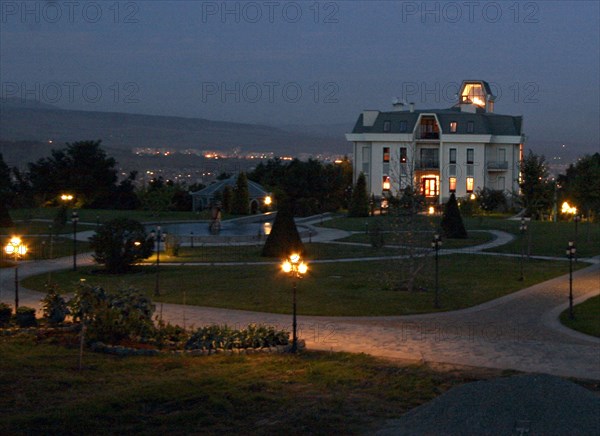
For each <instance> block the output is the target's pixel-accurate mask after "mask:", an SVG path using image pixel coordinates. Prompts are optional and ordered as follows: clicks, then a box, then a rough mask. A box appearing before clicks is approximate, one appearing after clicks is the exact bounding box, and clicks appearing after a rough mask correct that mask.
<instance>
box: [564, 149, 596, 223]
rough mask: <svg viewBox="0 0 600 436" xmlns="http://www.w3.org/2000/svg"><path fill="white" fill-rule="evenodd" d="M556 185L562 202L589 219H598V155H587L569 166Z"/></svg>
mask: <svg viewBox="0 0 600 436" xmlns="http://www.w3.org/2000/svg"><path fill="white" fill-rule="evenodd" d="M558 183H559V184H560V186H561V187H562V189H563V192H564V200H566V201H568V202H569V203H570V204H571V205H572V206H573V205H574V206H576V207H577V209H578V210H579V211H581V213H583V214H585V215H586V216H587V217H588V218H589V219H591V220H596V219H597V218H598V217H600V153H595V154H593V155H591V156H590V155H587V156H584V157H582V158H581V159H578V160H577V162H576V163H575V164H571V165H569V168H567V171H566V174H564V175H560V176H559V178H558Z"/></svg>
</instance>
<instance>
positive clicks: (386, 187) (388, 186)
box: [382, 176, 392, 191]
mask: <svg viewBox="0 0 600 436" xmlns="http://www.w3.org/2000/svg"><path fill="white" fill-rule="evenodd" d="M382 187H383V190H384V191H389V190H390V189H391V187H392V186H391V183H390V178H389V177H388V176H383V184H382Z"/></svg>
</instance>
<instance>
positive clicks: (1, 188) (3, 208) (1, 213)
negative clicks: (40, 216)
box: [0, 153, 14, 227]
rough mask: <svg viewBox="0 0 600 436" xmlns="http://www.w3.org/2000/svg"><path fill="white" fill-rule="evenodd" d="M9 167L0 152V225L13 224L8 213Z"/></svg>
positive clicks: (10, 225) (9, 191)
mask: <svg viewBox="0 0 600 436" xmlns="http://www.w3.org/2000/svg"><path fill="white" fill-rule="evenodd" d="M11 185H12V184H11V181H10V169H9V168H8V165H6V163H5V162H4V158H3V157H2V153H0V227H12V226H13V225H14V223H13V221H12V219H11V218H10V214H9V213H8V206H7V205H8V203H9V198H10V194H11Z"/></svg>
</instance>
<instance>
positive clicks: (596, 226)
mask: <svg viewBox="0 0 600 436" xmlns="http://www.w3.org/2000/svg"><path fill="white" fill-rule="evenodd" d="M506 218H507V216H477V217H463V223H464V225H465V228H466V229H467V231H470V230H501V231H504V232H508V233H511V234H513V235H515V236H517V238H516V240H514V241H513V242H511V243H509V244H506V245H503V246H501V247H497V248H493V249H490V250H489V251H492V252H497V253H513V254H519V253H520V252H521V243H522V240H521V238H520V234H519V225H520V221H519V220H508V219H506ZM440 219H441V218H440V217H439V216H438V215H435V216H429V215H420V216H419V217H417V220H418V224H417V226H416V229H418V230H425V231H429V232H433V231H435V229H436V228H437V227H438V226H439V221H440ZM376 224H379V225H380V226H381V228H382V229H383V230H384V231H385V230H392V225H393V220H392V219H390V217H388V216H386V215H384V216H375V217H368V218H347V217H339V218H334V219H332V220H330V221H326V222H324V223H323V226H324V227H332V228H338V229H342V230H347V231H355V232H366V230H367V229H368V228H373V226H374V225H376ZM527 226H528V230H527V234H526V239H525V242H526V243H525V247H526V248H525V250H526V252H527V251H529V252H530V254H532V255H540V256H556V257H564V255H565V249H566V247H567V243H568V242H569V241H577V251H578V253H579V256H580V257H592V256H597V255H600V223H589V222H582V223H579V225H578V229H577V237H575V223H573V222H566V221H561V222H556V223H554V222H549V221H529V222H528V223H527ZM529 247H530V248H529Z"/></svg>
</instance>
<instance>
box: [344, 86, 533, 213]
mask: <svg viewBox="0 0 600 436" xmlns="http://www.w3.org/2000/svg"><path fill="white" fill-rule="evenodd" d="M407 106H408V107H405V105H403V104H402V103H396V104H394V110H393V111H391V112H380V111H376V110H365V111H363V113H362V114H361V115H360V116H359V117H358V121H357V122H356V125H355V126H354V130H353V131H352V133H348V134H346V139H347V140H348V141H351V142H353V148H354V150H353V152H354V181H355V182H356V179H357V177H358V175H359V174H360V173H361V172H362V173H364V175H365V177H366V180H367V190H368V192H369V193H370V195H371V194H372V195H374V196H376V197H379V196H384V195H386V194H392V195H395V194H396V193H398V192H399V191H400V190H402V189H404V188H405V187H406V186H408V185H412V186H415V187H417V186H418V187H419V188H420V191H421V194H423V195H424V196H425V197H426V198H427V200H428V201H430V202H437V203H443V202H445V201H446V200H447V199H448V197H449V196H450V193H451V192H455V193H456V196H457V197H464V196H467V195H469V194H471V193H473V192H475V191H477V190H478V189H480V188H481V189H483V188H490V189H496V190H503V191H506V192H517V191H518V189H519V185H518V178H519V163H520V161H521V158H522V152H523V142H524V135H523V132H522V125H523V119H522V117H520V116H510V115H498V114H495V113H494V96H493V95H492V93H491V90H490V86H489V84H488V83H487V82H484V81H482V80H467V81H464V82H463V83H462V85H461V88H460V92H459V101H458V103H457V104H456V105H455V106H453V107H451V108H449V109H434V110H415V108H414V104H412V103H411V104H410V105H407Z"/></svg>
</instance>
